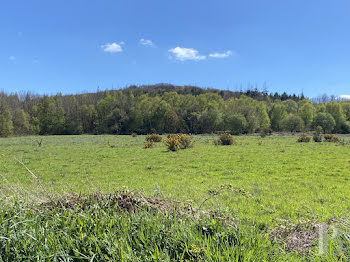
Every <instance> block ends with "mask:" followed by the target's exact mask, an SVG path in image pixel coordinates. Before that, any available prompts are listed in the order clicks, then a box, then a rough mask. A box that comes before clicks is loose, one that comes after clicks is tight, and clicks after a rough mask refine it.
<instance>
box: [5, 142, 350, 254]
mask: <svg viewBox="0 0 350 262" xmlns="http://www.w3.org/2000/svg"><path fill="white" fill-rule="evenodd" d="M40 138H41V137H14V138H2V139H0V154H1V159H0V163H1V164H0V174H1V180H0V181H1V182H0V183H1V184H0V185H2V187H3V188H5V187H6V188H10V189H11V188H12V189H11V190H12V191H14V192H16V190H17V191H21V192H22V193H23V192H26V191H27V190H28V191H29V192H35V191H36V190H35V189H36V188H37V187H38V185H37V183H36V181H35V180H33V178H32V177H31V176H30V175H29V174H28V172H27V171H26V169H25V168H24V167H23V166H22V165H21V164H19V163H18V162H17V160H20V161H22V162H23V163H24V164H25V165H26V166H27V167H28V168H29V169H30V170H31V171H32V172H33V173H34V174H36V175H37V176H38V177H39V178H40V180H41V181H42V183H43V184H44V185H45V187H46V188H47V190H48V191H50V192H56V193H60V194H64V193H67V192H78V193H79V192H81V193H89V192H96V191H99V190H100V191H102V192H114V191H116V190H120V189H121V188H124V189H125V188H126V187H127V188H129V189H130V190H132V191H141V192H142V194H143V195H147V196H156V197H162V198H167V199H175V200H180V201H191V202H192V204H193V205H194V206H197V207H198V206H199V205H201V203H203V201H204V200H205V199H207V198H208V196H210V194H209V193H208V191H213V190H215V188H217V187H219V186H220V185H223V184H225V185H229V184H230V185H232V188H231V189H233V190H226V191H222V192H220V194H218V195H217V196H215V197H210V198H209V200H208V201H206V202H205V204H204V205H203V206H202V208H203V209H205V210H219V211H220V212H222V213H224V214H226V215H229V216H232V217H235V218H237V219H238V220H239V221H240V223H242V224H244V225H252V226H253V227H257V228H259V229H261V230H264V229H266V228H273V227H275V226H277V225H278V224H280V221H282V220H287V221H291V222H294V223H296V222H297V221H300V220H305V219H309V220H311V221H315V222H321V221H323V222H324V221H325V220H326V219H325V218H330V217H334V216H336V217H344V215H347V214H349V213H350V203H349V200H350V146H349V145H341V144H336V143H327V142H323V143H314V142H311V143H297V142H296V139H297V137H296V136H270V137H266V138H263V139H262V138H260V137H259V136H239V137H236V140H237V141H238V144H237V145H234V146H214V145H213V143H212V140H213V139H214V137H213V136H195V138H194V139H195V144H194V147H193V148H190V149H185V150H180V151H178V152H169V151H167V149H166V147H165V145H164V143H163V142H161V143H157V144H156V146H155V148H150V149H144V148H143V144H144V141H145V137H144V136H137V137H131V136H111V135H99V136H87V135H81V136H48V137H44V140H43V144H42V146H40V147H39V146H38V143H37V142H38V141H39V140H40ZM164 138H165V136H164ZM344 139H345V140H346V141H350V138H349V137H344ZM108 141H109V142H108ZM107 144H108V145H107ZM16 159H17V160H16ZM6 192H8V191H6ZM315 214H317V216H316V215H315ZM322 216H323V217H325V218H323V217H322ZM174 223H175V222H174ZM276 250H280V249H276ZM273 252H277V253H278V252H282V251H273ZM282 253H283V252H282ZM282 253H281V254H282ZM283 256H285V254H284V253H283ZM287 257H288V256H285V257H284V258H287ZM335 257H336V256H335ZM335 257H332V256H330V257H329V261H332V259H333V258H335ZM296 258H297V259H309V258H305V257H303V256H301V257H300V256H296ZM279 259H281V258H279ZM165 260H166V259H165ZM208 260H209V259H208ZM244 260H245V259H242V260H239V261H244ZM140 261H142V260H140ZM212 261H216V260H215V259H213V260H212ZM251 261H254V260H251ZM344 261H345V260H344Z"/></svg>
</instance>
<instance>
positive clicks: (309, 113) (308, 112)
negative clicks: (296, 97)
mask: <svg viewBox="0 0 350 262" xmlns="http://www.w3.org/2000/svg"><path fill="white" fill-rule="evenodd" d="M299 115H300V117H301V118H302V119H303V121H304V125H305V127H310V126H311V124H312V121H313V119H314V116H315V108H314V106H313V105H312V104H311V103H310V102H306V103H305V104H304V105H302V106H301V107H300V109H299Z"/></svg>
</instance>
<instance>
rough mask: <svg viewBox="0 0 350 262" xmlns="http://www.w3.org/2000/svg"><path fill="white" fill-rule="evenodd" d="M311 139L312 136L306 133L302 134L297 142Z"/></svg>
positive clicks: (307, 141) (305, 141) (306, 141)
mask: <svg viewBox="0 0 350 262" xmlns="http://www.w3.org/2000/svg"><path fill="white" fill-rule="evenodd" d="M310 140H311V137H309V136H306V135H302V136H300V137H299V138H298V140H297V142H299V143H309V142H310Z"/></svg>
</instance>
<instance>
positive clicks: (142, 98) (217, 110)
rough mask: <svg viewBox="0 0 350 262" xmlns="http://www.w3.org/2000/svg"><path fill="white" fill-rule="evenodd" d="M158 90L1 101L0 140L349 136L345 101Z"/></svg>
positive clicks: (349, 105)
mask: <svg viewBox="0 0 350 262" xmlns="http://www.w3.org/2000/svg"><path fill="white" fill-rule="evenodd" d="M333 100H335V99H334V97H333V98H332V99H327V97H326V98H325V97H323V98H322V97H321V98H319V99H314V100H310V99H308V98H306V97H305V96H304V95H303V94H301V95H295V94H292V95H288V94H286V93H283V94H278V93H274V94H272V93H270V94H269V93H268V92H267V91H259V90H258V89H249V90H247V91H228V90H218V89H210V88H207V89H203V88H199V87H194V86H173V85H170V84H157V85H148V86H129V87H127V88H125V89H120V90H108V91H97V92H95V93H83V94H75V95H62V94H60V93H58V94H56V95H51V96H48V95H35V94H31V93H29V92H27V93H20V94H17V93H14V94H6V93H4V92H2V93H0V136H2V137H7V136H11V135H16V136H19V135H36V134H39V135H75V134H131V133H136V134H148V133H160V134H162V133H191V134H207V133H215V132H229V133H231V134H234V135H239V134H252V133H257V132H264V133H267V132H280V131H288V132H293V133H294V132H307V131H312V130H315V129H316V128H318V129H320V128H322V130H323V132H324V133H343V134H347V133H350V101H333Z"/></svg>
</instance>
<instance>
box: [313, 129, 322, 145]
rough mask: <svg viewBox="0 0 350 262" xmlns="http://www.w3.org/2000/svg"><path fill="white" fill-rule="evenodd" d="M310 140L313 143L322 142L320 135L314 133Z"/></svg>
mask: <svg viewBox="0 0 350 262" xmlns="http://www.w3.org/2000/svg"><path fill="white" fill-rule="evenodd" d="M312 139H313V140H314V142H316V143H320V142H322V135H321V134H319V133H317V132H315V133H314V135H313V137H312Z"/></svg>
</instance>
